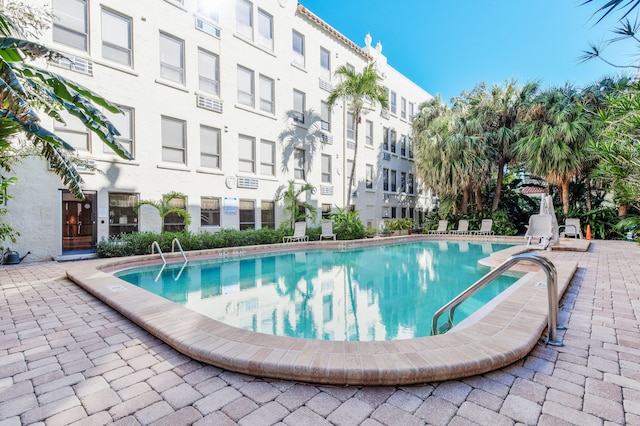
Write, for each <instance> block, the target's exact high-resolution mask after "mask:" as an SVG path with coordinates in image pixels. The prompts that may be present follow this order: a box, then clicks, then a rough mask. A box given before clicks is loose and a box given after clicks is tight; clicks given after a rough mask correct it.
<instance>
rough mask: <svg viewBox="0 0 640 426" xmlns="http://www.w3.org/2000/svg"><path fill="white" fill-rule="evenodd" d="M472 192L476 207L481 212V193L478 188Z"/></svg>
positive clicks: (482, 207) (482, 208)
mask: <svg viewBox="0 0 640 426" xmlns="http://www.w3.org/2000/svg"><path fill="white" fill-rule="evenodd" d="M473 192H474V198H475V199H476V209H478V211H479V212H481V211H483V210H484V206H483V205H482V193H481V192H480V188H479V187H478V188H476V189H475V190H474V191H473Z"/></svg>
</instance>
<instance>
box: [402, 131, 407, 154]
mask: <svg viewBox="0 0 640 426" xmlns="http://www.w3.org/2000/svg"><path fill="white" fill-rule="evenodd" d="M406 140H407V138H406V136H405V135H400V155H402V156H403V157H406V156H407V143H406Z"/></svg>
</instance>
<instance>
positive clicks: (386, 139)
mask: <svg viewBox="0 0 640 426" xmlns="http://www.w3.org/2000/svg"><path fill="white" fill-rule="evenodd" d="M382 149H383V150H384V151H389V128H388V127H383V128H382Z"/></svg>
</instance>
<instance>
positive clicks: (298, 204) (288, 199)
mask: <svg viewBox="0 0 640 426" xmlns="http://www.w3.org/2000/svg"><path fill="white" fill-rule="evenodd" d="M314 189H315V187H314V186H313V185H311V184H310V183H304V184H302V185H300V187H299V188H297V189H296V184H295V182H294V181H293V180H290V181H289V182H288V185H287V186H284V185H282V186H281V187H280V188H278V190H277V191H276V196H275V197H274V201H275V202H278V201H281V200H282V201H283V202H284V204H285V206H284V211H285V212H289V214H290V217H289V225H290V229H293V227H294V226H295V223H296V222H298V221H299V220H300V219H306V218H307V217H309V218H311V220H313V221H315V220H316V216H317V214H318V213H317V211H316V209H315V208H314V206H313V205H312V204H310V203H308V202H306V201H300V196H301V195H302V194H304V193H305V192H307V191H313V190H314ZM301 209H303V210H304V213H301V212H300V210H301ZM307 212H308V213H307Z"/></svg>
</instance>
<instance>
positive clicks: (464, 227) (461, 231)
mask: <svg viewBox="0 0 640 426" xmlns="http://www.w3.org/2000/svg"><path fill="white" fill-rule="evenodd" d="M449 233H450V234H457V235H466V234H468V233H469V221H468V220H466V219H460V221H459V222H458V229H454V230H452V231H450V232H449Z"/></svg>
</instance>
